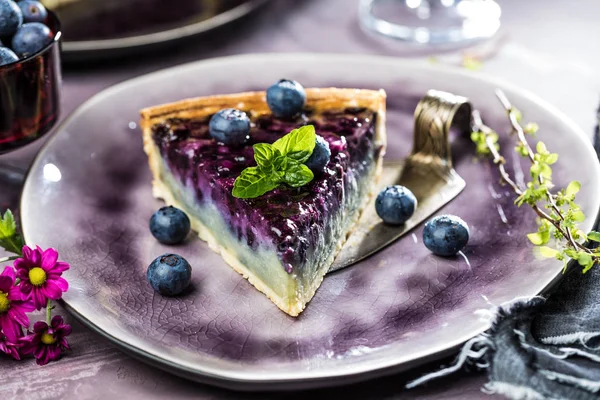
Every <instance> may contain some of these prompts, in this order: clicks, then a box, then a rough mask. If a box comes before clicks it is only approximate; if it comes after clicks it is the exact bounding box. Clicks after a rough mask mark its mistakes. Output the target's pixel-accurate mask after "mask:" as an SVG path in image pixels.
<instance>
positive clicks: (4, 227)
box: [0, 210, 24, 255]
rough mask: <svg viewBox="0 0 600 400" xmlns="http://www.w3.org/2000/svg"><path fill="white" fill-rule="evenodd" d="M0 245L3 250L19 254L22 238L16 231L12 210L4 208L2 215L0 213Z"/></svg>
mask: <svg viewBox="0 0 600 400" xmlns="http://www.w3.org/2000/svg"><path fill="white" fill-rule="evenodd" d="M0 217H1V218H0V247H2V248H4V250H6V251H8V252H11V253H14V254H18V255H21V252H22V248H23V244H24V243H23V239H22V238H21V236H20V235H19V232H18V231H17V223H16V222H15V218H14V216H13V213H12V211H10V210H6V212H5V213H4V216H2V214H1V213H0Z"/></svg>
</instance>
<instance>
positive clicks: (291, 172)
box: [283, 161, 315, 187]
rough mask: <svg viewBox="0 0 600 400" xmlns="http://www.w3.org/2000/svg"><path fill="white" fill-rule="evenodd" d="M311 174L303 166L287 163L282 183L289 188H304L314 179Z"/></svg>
mask: <svg viewBox="0 0 600 400" xmlns="http://www.w3.org/2000/svg"><path fill="white" fill-rule="evenodd" d="M314 177H315V176H314V174H313V172H312V171H311V170H310V169H309V168H308V167H307V166H306V165H304V164H300V163H298V162H293V161H292V162H288V166H287V169H286V170H285V175H284V176H283V181H284V182H285V183H287V184H288V185H290V186H291V187H300V186H304V185H306V184H307V183H309V182H310V181H312V180H313V178H314Z"/></svg>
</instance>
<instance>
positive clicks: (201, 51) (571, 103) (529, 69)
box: [0, 0, 600, 400]
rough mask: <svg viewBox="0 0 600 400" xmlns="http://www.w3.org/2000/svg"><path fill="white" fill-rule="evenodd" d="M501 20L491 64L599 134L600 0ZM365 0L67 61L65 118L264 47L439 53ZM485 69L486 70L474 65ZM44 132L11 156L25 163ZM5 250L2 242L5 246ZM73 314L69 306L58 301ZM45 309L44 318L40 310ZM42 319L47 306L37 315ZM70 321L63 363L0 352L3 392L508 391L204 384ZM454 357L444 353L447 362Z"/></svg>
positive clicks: (332, 2) (277, 0) (151, 395)
mask: <svg viewBox="0 0 600 400" xmlns="http://www.w3.org/2000/svg"><path fill="white" fill-rule="evenodd" d="M499 3H500V4H501V6H502V7H503V27H502V28H501V31H500V32H499V34H498V35H497V37H496V38H495V39H494V40H493V41H490V42H488V43H486V44H484V45H481V46H478V47H477V48H475V49H471V50H470V51H472V52H474V53H475V54H478V55H482V56H484V57H485V61H484V64H483V67H482V69H481V70H482V72H485V73H487V74H491V75H495V76H497V77H500V78H503V79H505V80H508V81H511V82H513V83H515V84H517V85H520V86H521V87H523V88H524V89H528V90H530V91H532V92H535V93H537V94H538V95H540V96H542V97H544V98H545V99H546V100H547V101H549V102H550V103H553V104H554V105H556V106H558V107H559V108H560V109H562V110H563V111H564V112H565V113H566V114H567V115H568V116H570V117H571V118H572V119H573V120H574V121H575V122H576V123H578V124H579V125H580V126H581V127H582V128H583V129H584V130H585V131H586V132H587V133H589V135H590V137H591V135H592V132H593V127H594V124H595V109H596V107H597V105H598V94H599V93H600V74H599V73H598V70H600V53H599V52H598V51H597V47H596V46H597V45H596V42H595V41H594V38H597V37H600V24H598V20H597V16H598V15H600V3H598V2H597V1H596V0H580V1H577V2H566V1H558V0H548V1H545V2H522V1H519V0H504V1H502V0H500V1H499ZM356 5H357V1H356V0H328V1H323V0H304V1H298V0H274V1H273V2H272V3H270V5H268V6H267V7H265V8H263V9H262V10H261V11H260V12H259V13H256V14H255V15H253V16H252V17H251V18H248V19H246V20H245V21H242V22H240V23H238V24H237V26H233V27H230V28H229V29H227V30H222V31H220V32H219V33H218V34H217V35H213V36H210V37H209V38H207V40H198V41H197V42H196V43H191V44H188V45H187V46H186V47H184V48H181V49H176V50H169V51H168V52H162V53H161V54H152V55H149V56H146V57H142V58H141V60H140V59H136V60H131V61H116V62H106V63H102V64H97V65H91V66H86V67H85V68H83V67H77V68H73V67H69V68H66V69H65V71H64V90H63V118H64V117H65V116H67V115H68V114H69V113H70V112H71V111H72V110H73V109H75V108H76V107H77V106H78V105H80V104H81V103H82V102H83V101H85V100H86V99H88V98H89V97H91V96H92V95H94V94H95V93H97V92H99V91H100V90H102V89H104V88H106V87H108V86H111V85H113V84H115V83H117V82H120V81H123V80H126V79H129V78H132V77H135V76H138V75H140V74H143V73H147V72H151V71H155V70H158V69H162V68H165V67H169V66H174V65H177V64H180V63H184V62H189V61H194V60H200V59H204V58H210V57H218V56H227V55H234V54H241V53H255V52H322V53H355V54H358V56H360V54H381V55H390V56H401V57H411V58H424V57H428V56H430V55H431V54H426V53H425V52H423V51H416V50H415V49H414V48H407V47H406V46H402V45H400V44H398V43H395V42H390V41H387V40H382V39H379V38H373V37H369V36H368V35H365V34H364V33H363V32H362V31H360V30H359V28H358V26H357V17H356ZM462 55H463V53H462V52H457V51H455V52H447V53H443V54H436V55H435V56H436V58H437V59H438V61H439V62H442V63H446V64H460V63H461V62H462ZM473 73H474V74H477V73H479V72H473ZM43 141H44V140H41V141H39V142H38V143H36V144H33V145H31V146H29V147H26V148H25V149H22V150H19V151H16V152H14V153H11V154H9V155H8V156H5V157H3V162H8V163H10V164H13V165H15V166H17V167H22V168H26V167H27V166H28V165H29V163H30V162H31V160H32V158H33V156H34V155H35V154H36V152H37V151H38V150H39V148H40V146H41V145H42V144H43ZM18 195H19V188H10V187H8V188H7V187H3V188H1V190H0V209H4V208H6V207H9V206H10V207H12V208H16V206H17V202H18ZM1 255H2V254H1V253H0V256H1ZM57 311H58V312H59V313H61V314H63V315H65V314H66V311H64V310H62V309H60V308H59V309H58V310H57ZM34 319H36V318H34ZM40 319H41V316H40ZM67 320H68V321H69V322H70V323H71V324H73V327H74V329H73V334H72V335H71V337H70V342H71V345H72V347H73V351H72V352H70V353H69V354H68V355H67V356H66V357H64V358H63V359H62V360H61V361H60V362H56V363H52V364H50V365H48V366H45V367H37V366H36V365H35V363H34V362H33V361H32V360H30V359H28V360H26V361H22V362H15V361H12V360H10V359H8V358H6V357H0V398H3V399H12V398H19V399H28V398H36V399H53V398H64V399H66V398H78V399H97V398H98V399H100V398H104V399H106V398H111V397H112V396H119V397H123V398H130V399H131V398H140V399H141V398H143V399H155V398H165V397H168V398H171V399H180V398H199V399H206V400H208V399H279V398H284V397H285V398H287V399H293V398H300V397H301V396H302V397H303V396H306V395H308V396H311V397H313V398H332V397H346V398H360V399H384V398H385V399H405V398H414V399H442V398H443V399H477V398H483V397H486V398H500V396H487V395H485V394H483V393H482V392H481V390H480V389H481V387H482V385H483V384H484V383H485V382H486V378H485V376H484V375H483V374H467V373H460V374H457V375H455V376H452V377H450V378H446V379H441V380H438V381H436V382H434V383H431V384H429V385H428V386H427V387H424V388H420V389H416V390H412V391H405V390H403V389H402V386H403V383H404V382H406V381H407V380H409V379H411V378H413V377H415V376H418V375H420V374H421V373H423V372H426V371H429V370H432V369H434V368H436V367H437V366H438V365H439V362H434V363H432V364H430V365H428V366H425V367H424V368H421V369H419V370H415V371H410V372H409V373H406V374H402V375H396V376H391V377H388V378H383V379H378V380H374V381H370V382H366V383H362V384H358V385H353V386H346V387H341V388H334V389H326V390H319V391H312V392H310V393H271V394H265V393H260V394H258V393H254V394H246V393H236V392H231V391H226V390H223V389H217V388H213V387H209V386H205V385H200V384H195V383H192V382H188V381H185V380H183V379H181V378H178V377H175V376H172V375H169V374H166V373H164V372H162V371H159V370H157V369H154V368H152V367H150V366H147V365H146V364H143V363H141V362H139V361H137V360H134V359H132V358H130V357H129V356H128V355H125V354H123V353H121V352H120V351H119V350H117V349H115V348H114V347H113V346H112V345H111V344H110V343H109V342H107V341H106V340H105V339H103V338H102V337H100V336H98V335H97V334H95V333H92V332H90V331H89V330H87V329H86V328H84V327H82V326H81V325H79V324H78V323H77V322H75V321H74V320H73V319H72V318H70V317H68V316H67ZM450 361H451V360H444V362H445V363H448V362H450Z"/></svg>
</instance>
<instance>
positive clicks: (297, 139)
mask: <svg viewBox="0 0 600 400" xmlns="http://www.w3.org/2000/svg"><path fill="white" fill-rule="evenodd" d="M316 141H317V134H316V133H315V127H314V126H312V125H306V126H303V127H301V128H298V129H294V130H293V131H291V132H290V133H288V134H287V135H285V136H283V137H282V138H280V139H279V140H277V141H276V142H275V143H273V144H269V143H257V144H255V145H254V146H252V148H253V149H254V160H255V161H256V165H257V166H256V167H249V168H246V169H245V170H243V171H242V173H241V175H240V176H239V177H238V178H237V179H236V180H235V183H234V185H233V192H232V194H233V196H234V197H237V198H240V199H253V198H256V197H260V196H262V195H263V194H265V193H267V192H270V191H271V190H273V189H275V188H277V187H278V186H279V185H281V184H287V185H289V186H291V187H301V186H304V185H306V184H308V183H309V182H310V181H312V180H313V179H314V174H313V173H312V171H311V170H310V169H309V168H308V167H307V166H306V165H304V163H305V162H306V160H308V159H309V158H310V156H311V154H312V152H313V150H314V149H315V145H316Z"/></svg>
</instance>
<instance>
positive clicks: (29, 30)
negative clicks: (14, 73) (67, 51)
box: [12, 22, 54, 57]
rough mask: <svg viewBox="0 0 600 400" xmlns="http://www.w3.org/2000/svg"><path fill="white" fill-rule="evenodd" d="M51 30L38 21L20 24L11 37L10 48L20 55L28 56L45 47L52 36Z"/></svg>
mask: <svg viewBox="0 0 600 400" xmlns="http://www.w3.org/2000/svg"><path fill="white" fill-rule="evenodd" d="M53 37H54V36H53V34H52V31H51V30H50V28H48V27H47V26H46V25H44V24H42V23H40V22H30V23H27V24H23V25H21V27H20V28H19V29H18V30H17V33H15V36H13V39H12V49H13V51H14V52H15V53H17V54H18V55H19V56H20V57H29V56H31V55H33V54H35V53H37V52H38V51H40V50H42V49H43V48H44V47H46V46H47V45H48V44H50V42H52V38H53Z"/></svg>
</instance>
